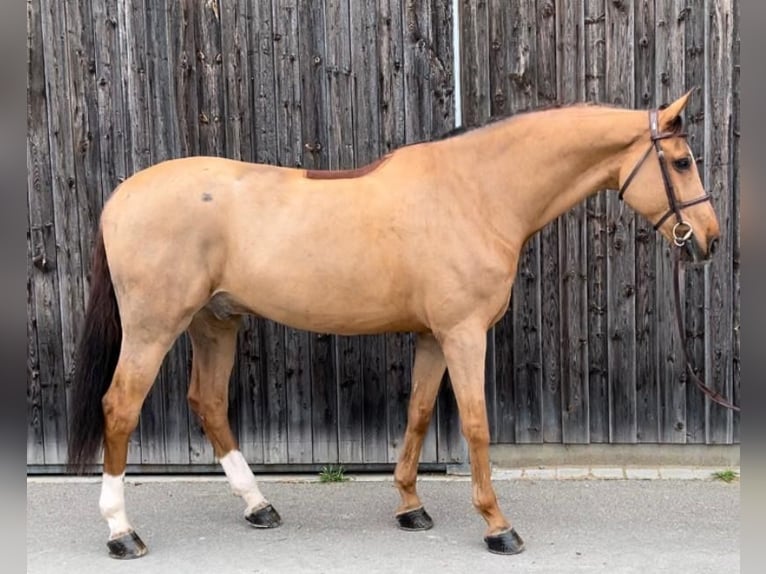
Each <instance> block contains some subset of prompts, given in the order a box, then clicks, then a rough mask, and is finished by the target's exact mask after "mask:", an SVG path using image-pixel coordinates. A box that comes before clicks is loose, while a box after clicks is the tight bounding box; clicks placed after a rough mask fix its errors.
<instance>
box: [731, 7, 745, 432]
mask: <svg viewBox="0 0 766 574" xmlns="http://www.w3.org/2000/svg"><path fill="white" fill-rule="evenodd" d="M740 18H741V16H740V4H739V3H738V2H735V3H734V5H733V6H732V19H731V26H732V86H731V92H732V116H731V121H732V130H731V135H732V138H731V142H730V145H731V150H730V157H731V159H730V162H729V163H730V165H731V171H732V174H731V175H732V183H731V202H732V211H731V219H732V226H733V227H734V230H733V238H732V271H733V277H732V285H731V291H732V304H733V306H734V312H733V314H732V330H733V341H732V399H733V401H734V404H736V405H739V404H742V403H741V399H742V394H741V390H742V389H741V384H742V373H741V365H740V352H741V350H740V349H741V341H740V331H741V327H742V325H741V298H740V279H741V276H740V234H741V230H740V221H741V219H740V170H739V166H740V159H739V158H740V143H739V134H740V126H741V117H740V105H741V104H740V96H739V95H740V93H741V83H740V55H741V49H742V48H741V41H740ZM731 442H733V443H739V442H740V413H733V414H732V434H731Z"/></svg>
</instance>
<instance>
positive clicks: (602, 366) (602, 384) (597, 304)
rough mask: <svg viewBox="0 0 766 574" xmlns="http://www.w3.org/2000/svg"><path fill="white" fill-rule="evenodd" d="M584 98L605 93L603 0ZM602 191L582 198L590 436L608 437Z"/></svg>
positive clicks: (589, 35)
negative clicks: (584, 220)
mask: <svg viewBox="0 0 766 574" xmlns="http://www.w3.org/2000/svg"><path fill="white" fill-rule="evenodd" d="M584 10H585V14H584V21H585V99H586V100H588V101H590V102H599V103H600V102H604V101H605V99H606V77H605V76H606V6H605V2H604V0H586V2H585V5H584ZM607 193H608V192H607V191H601V192H599V193H598V194H596V195H594V196H592V197H589V198H588V199H587V201H586V205H585V211H586V230H585V233H586V242H587V274H588V281H587V283H588V287H587V289H588V294H587V297H588V299H587V307H588V310H587V314H588V319H587V321H588V414H589V419H590V425H589V426H590V442H591V443H605V442H609V378H608V372H609V371H608V369H609V365H608V355H607V345H608V330H607V306H608V304H607V289H608V285H607V279H606V254H607V240H608V234H607V219H606V197H607Z"/></svg>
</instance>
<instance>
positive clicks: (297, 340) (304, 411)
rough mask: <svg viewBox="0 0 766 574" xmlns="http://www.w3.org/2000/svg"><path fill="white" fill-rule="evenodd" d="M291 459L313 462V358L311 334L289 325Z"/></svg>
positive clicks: (287, 382)
mask: <svg viewBox="0 0 766 574" xmlns="http://www.w3.org/2000/svg"><path fill="white" fill-rule="evenodd" d="M285 392H286V394H287V441H288V442H287V462H289V463H294V462H295V463H297V462H312V461H313V459H314V458H313V457H314V454H313V450H312V433H311V414H312V408H311V360H310V357H309V334H308V333H307V332H305V331H298V330H296V329H285Z"/></svg>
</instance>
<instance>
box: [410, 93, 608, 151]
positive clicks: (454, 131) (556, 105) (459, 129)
mask: <svg viewBox="0 0 766 574" xmlns="http://www.w3.org/2000/svg"><path fill="white" fill-rule="evenodd" d="M595 106H599V107H610V108H611V107H616V106H610V105H608V104H603V103H601V102H574V103H566V104H565V103H561V102H552V103H549V104H546V105H544V106H540V107H535V108H529V109H525V110H520V111H518V112H516V113H513V114H510V115H497V116H490V117H489V118H487V120H486V121H485V122H483V123H481V124H478V125H465V124H464V125H461V126H456V127H454V128H451V129H449V130H447V131H446V132H443V133H441V134H438V135H437V136H435V137H433V138H431V139H430V140H427V141H429V142H436V141H443V140H446V139H449V138H453V137H457V136H461V135H465V134H467V133H471V132H473V131H476V130H480V129H482V128H485V127H488V126H491V125H494V124H498V123H502V122H506V121H512V120H514V119H516V118H518V117H519V116H524V115H528V114H534V113H538V112H545V111H549V110H558V109H565V108H583V107H595ZM417 143H425V142H417ZM408 145H414V144H408Z"/></svg>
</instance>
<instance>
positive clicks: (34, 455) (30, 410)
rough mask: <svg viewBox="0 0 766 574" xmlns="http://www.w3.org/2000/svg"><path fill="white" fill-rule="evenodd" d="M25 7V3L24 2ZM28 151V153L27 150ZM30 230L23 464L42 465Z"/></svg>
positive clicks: (43, 460)
mask: <svg viewBox="0 0 766 574" xmlns="http://www.w3.org/2000/svg"><path fill="white" fill-rule="evenodd" d="M27 10H29V5H27ZM27 153H28V152H27ZM32 249H33V248H32V233H31V231H30V230H27V464H43V463H44V462H45V450H44V448H45V447H44V444H43V425H42V396H41V392H40V362H39V360H38V358H37V322H36V321H35V293H34V286H33V284H34V281H33V271H32V259H33V258H34V253H33V251H32Z"/></svg>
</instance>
